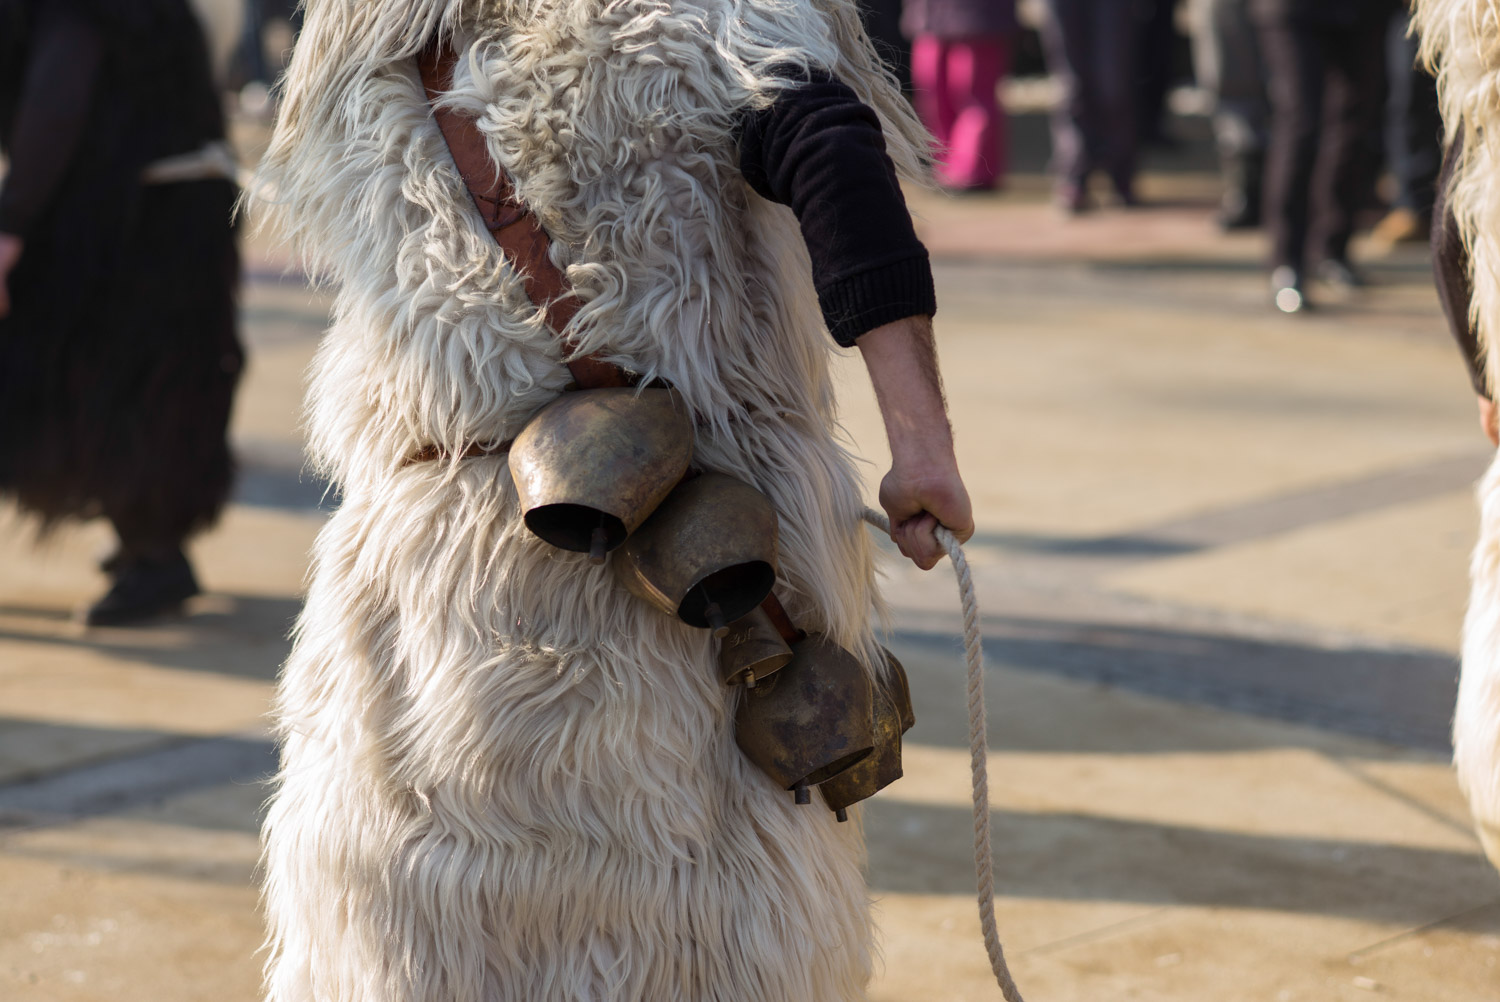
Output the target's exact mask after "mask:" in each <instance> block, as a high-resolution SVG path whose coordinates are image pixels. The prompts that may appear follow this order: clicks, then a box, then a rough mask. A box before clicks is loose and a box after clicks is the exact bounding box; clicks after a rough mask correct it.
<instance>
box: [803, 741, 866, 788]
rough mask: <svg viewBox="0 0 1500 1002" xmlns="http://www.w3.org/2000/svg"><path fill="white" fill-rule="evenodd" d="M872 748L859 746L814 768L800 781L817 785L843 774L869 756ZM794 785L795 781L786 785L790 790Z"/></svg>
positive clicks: (809, 784)
mask: <svg viewBox="0 0 1500 1002" xmlns="http://www.w3.org/2000/svg"><path fill="white" fill-rule="evenodd" d="M874 750H875V749H873V748H861V749H860V750H859V751H857V752H853V753H851V754H849V755H845V756H844V757H843V758H841V759H837V760H835V761H833V762H830V763H828V764H827V765H825V766H823V767H821V768H819V769H814V770H813V771H812V772H810V773H808V774H807V775H806V776H803V777H802V780H801V782H803V783H806V784H807V785H808V786H817V785H818V784H819V783H826V782H828V781H829V780H830V779H832V778H834V777H835V776H840V775H843V774H844V773H846V772H848V771H849V770H850V769H853V768H854V767H855V766H857V765H859V764H860V763H861V762H863V761H864V760H865V759H867V758H869V757H870V753H871V752H873V751H874ZM796 785H797V784H796V783H793V784H792V786H788V787H787V789H788V790H790V789H791V788H792V787H793V786H796Z"/></svg>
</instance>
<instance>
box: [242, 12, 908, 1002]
mask: <svg viewBox="0 0 1500 1002" xmlns="http://www.w3.org/2000/svg"><path fill="white" fill-rule="evenodd" d="M437 33H442V35H443V36H444V37H445V38H449V39H452V40H453V42H454V44H455V45H456V46H457V47H458V48H459V49H460V51H461V52H462V53H463V54H464V56H465V58H463V59H461V60H460V64H459V67H458V69H457V72H456V76H455V82H454V86H453V89H452V91H451V92H450V93H449V94H448V95H447V97H446V98H445V100H446V101H448V102H449V103H451V104H452V105H453V106H455V107H458V108H461V109H463V110H464V111H466V112H468V113H471V114H474V115H476V116H477V117H478V118H479V120H480V126H481V128H482V129H483V130H484V132H485V134H486V136H487V138H488V141H489V147H490V153H491V156H492V157H493V158H494V159H495V161H496V162H497V163H500V164H502V165H504V167H505V168H506V170H507V171H509V173H510V175H511V177H512V178H513V179H514V180H515V182H516V186H517V190H518V191H519V193H520V195H521V196H522V197H523V198H524V200H525V201H526V202H527V204H528V205H529V206H530V207H531V208H532V209H533V210H534V211H535V212H536V213H537V215H538V217H539V219H540V220H541V221H542V222H543V224H544V225H545V226H546V228H547V230H548V231H549V233H550V234H551V235H552V236H553V238H554V243H553V248H554V249H553V254H554V259H555V261H556V262H557V263H558V264H559V265H560V266H562V267H564V268H565V269H566V271H567V274H568V277H569V279H570V280H571V281H572V283H573V285H574V287H575V288H576V289H578V290H579V292H580V294H581V296H582V298H583V299H584V300H586V302H585V305H584V306H583V308H582V310H580V312H579V314H578V317H577V320H576V322H575V324H574V325H573V328H572V329H571V330H570V332H569V333H570V334H571V335H572V336H573V337H575V338H576V339H577V342H578V344H579V346H580V347H579V350H580V351H581V352H599V353H602V354H604V355H606V356H608V357H610V358H613V359H615V360H617V361H619V362H621V363H622V364H625V365H627V366H629V367H630V368H632V369H635V370H638V371H642V372H645V373H647V374H648V375H652V376H655V375H660V376H662V377H664V378H666V379H669V380H670V381H671V382H672V383H673V384H674V385H675V386H676V387H678V389H679V390H680V391H681V392H682V393H683V395H684V396H685V397H686V399H687V400H688V402H689V404H690V405H691V407H692V408H693V410H694V411H695V413H696V415H697V418H698V421H699V423H700V426H699V433H698V444H697V462H699V463H700V464H702V465H703V466H705V467H707V468H711V469H717V470H723V471H725V472H728V473H731V474H733V475H736V476H738V477H741V478H742V479H744V480H747V481H749V482H751V483H753V484H755V485H757V486H758V487H760V488H761V489H762V490H763V491H765V492H766V493H767V494H768V495H769V496H770V497H771V498H772V500H773V501H774V503H775V505H776V507H777V510H778V512H779V514H780V517H781V574H780V584H779V585H778V592H779V593H780V594H781V596H782V598H783V600H784V601H785V602H786V603H787V605H788V607H789V609H790V611H791V612H792V614H793V616H794V617H796V618H797V619H798V620H799V621H800V623H801V624H802V625H804V626H805V627H807V628H809V629H816V630H825V631H827V632H828V633H830V634H831V635H832V636H833V637H834V638H836V639H837V640H838V642H840V643H842V644H844V645H845V646H847V647H849V648H850V649H851V650H855V651H857V652H858V653H859V654H860V656H861V657H862V659H863V660H864V661H865V663H866V664H867V666H868V665H873V664H875V663H876V658H875V656H874V650H875V649H874V647H873V641H872V637H871V634H870V627H869V622H870V618H871V612H872V609H873V608H875V607H876V605H877V602H878V596H877V595H876V594H875V592H874V589H873V586H872V565H871V557H870V553H869V550H868V543H867V540H866V537H865V535H864V532H863V530H862V529H861V527H860V521H859V513H860V510H861V507H862V504H861V498H860V497H859V491H858V482H857V479H856V477H855V476H854V473H853V471H852V468H851V460H850V457H849V456H848V455H847V454H846V453H845V452H844V450H843V449H842V448H841V447H840V445H839V444H838V442H837V441H836V439H835V423H834V401H833V397H832V392H831V388H830V382H829V377H828V370H827V354H828V350H829V345H830V342H829V340H828V337H827V333H826V331H825V329H824V327H823V324H822V320H821V317H820V315H819V312H818V307H817V300H816V296H815V294H814V292H813V289H812V285H811V280H810V275H809V264H808V260H807V256H806V252H805V249H804V248H803V246H802V243H801V239H800V235H799V232H798V230H797V226H796V221H795V219H793V218H792V216H791V214H790V213H789V211H788V210H786V209H784V208H782V207H779V206H775V205H771V204H769V203H767V202H765V201H763V200H761V199H759V198H757V197H755V196H754V195H753V194H752V193H751V192H750V191H749V190H748V188H747V187H746V186H745V184H744V182H743V181H742V179H741V178H740V177H739V175H738V173H737V170H736V167H735V156H734V150H733V145H732V127H733V124H734V121H735V119H736V116H737V115H738V114H739V113H740V112H741V111H742V110H744V109H747V108H754V107H758V106H763V105H764V104H765V102H767V101H768V100H769V99H770V98H771V96H772V95H773V94H774V92H775V90H776V89H777V88H778V87H781V86H784V85H785V84H784V82H783V81H782V80H781V79H780V78H778V77H777V76H776V75H775V74H773V73H772V67H773V66H774V65H776V64H777V63H793V64H802V65H817V66H823V67H828V68H831V69H833V70H834V71H835V72H837V73H839V74H840V75H841V76H842V77H843V78H844V79H846V80H847V81H848V82H849V83H850V84H851V85H852V86H854V87H855V89H856V91H857V92H859V93H860V94H861V95H862V96H863V97H864V98H865V100H866V101H867V102H869V103H870V104H871V105H872V106H874V107H875V108H876V109H877V110H878V111H879V112H880V113H881V115H882V118H883V120H884V123H885V125H886V131H887V136H888V142H889V144H890V147H891V150H892V155H893V157H894V158H895V159H896V161H897V163H898V164H899V165H901V166H902V167H903V168H904V169H906V170H908V171H910V172H913V173H915V172H918V171H920V169H921V162H922V156H923V150H924V149H925V136H924V135H923V133H922V132H921V130H920V127H919V126H918V125H917V124H916V122H915V120H914V119H913V118H912V117H911V115H910V112H909V111H907V110H906V108H905V105H904V102H903V101H902V99H901V97H900V95H899V93H898V92H897V91H896V89H895V88H894V86H892V84H891V82H890V81H889V79H888V78H887V77H886V76H885V75H884V74H883V72H882V71H880V70H879V68H878V62H877V61H876V59H875V57H874V56H873V55H872V54H871V52H870V49H869V45H868V41H867V40H866V39H865V37H864V35H863V33H862V32H861V30H860V29H859V25H858V18H857V14H856V11H855V8H854V5H853V4H852V3H851V2H849V0H816V2H815V3H813V2H808V0H615V2H602V0H496V2H486V3H479V2H474V0H467V2H465V0H449V2H426V3H423V2H416V0H313V2H312V3H310V5H309V9H308V18H307V26H306V30H305V32H304V34H303V36H302V39H301V41H300V44H299V46H298V49H297V52H296V56H295V58H294V60H293V64H292V68H291V72H290V77H289V80H288V83H287V86H286V92H285V98H284V103H283V115H282V119H281V122H280V124H279V125H278V128H277V131H276V134H275V136H274V138H273V142H272V146H271V149H270V152H269V153H268V155H267V157H266V160H265V162H264V163H263V165H262V168H261V173H262V179H263V181H264V182H265V183H266V190H267V191H274V192H275V197H274V201H273V203H272V204H269V205H267V206H265V208H266V209H267V210H268V211H269V213H270V214H271V215H272V216H273V217H274V219H275V221H276V223H277V225H279V226H280V228H281V230H282V231H283V232H284V233H285V234H286V235H287V237H288V238H289V239H290V240H292V241H293V242H294V243H295V245H296V246H297V247H298V248H300V250H301V252H302V253H304V254H305V255H306V256H307V258H308V259H309V261H310V263H311V264H312V265H313V266H314V267H316V268H318V269H320V270H321V271H322V272H323V273H324V274H327V275H329V276H330V277H331V279H332V280H333V281H334V282H335V283H336V284H337V286H338V296H337V302H336V307H335V311H334V313H335V316H334V321H333V325H332V327H331V328H330V329H329V331H328V333H327V336H326V338H325V340H324V342H323V344H322V346H321V347H320V350H319V352H318V355H317V359H316V361H315V364H314V366H313V372H312V376H311V391H310V403H309V408H308V424H309V427H310V431H311V441H312V447H313V453H314V457H315V462H316V463H317V464H318V465H319V466H320V467H321V468H322V469H323V470H324V471H326V473H327V474H328V475H329V476H331V477H333V478H334V479H335V480H337V482H338V483H339V484H340V485H341V487H342V489H343V492H344V499H345V500H344V503H343V504H342V505H341V507H340V508H339V510H338V511H337V513H335V514H334V516H333V517H332V518H331V519H330V521H329V524H328V526H327V527H326V529H325V530H324V531H323V532H322V533H321V534H320V536H319V539H318V542H317V546H316V549H315V553H314V562H313V571H312V576H311V584H310V588H309V593H308V598H307V604H306V608H305V610H304V612H303V615H302V617H301V619H300V621H299V623H298V626H297V631H296V646H295V649H294V651H293V654H292V656H291V659H290V660H289V662H288V664H287V666H286V669H285V672H284V675H283V678H282V681H281V685H280V689H279V694H278V699H277V705H276V712H277V719H278V726H279V731H280V736H281V738H282V740H283V758H282V771H281V774H280V777H279V785H278V788H277V792H276V795H275V797H274V800H273V803H272V806H271V810H270V814H269V818H268V821H267V824H266V832H265V845H266V848H265V868H266V884H265V903H266V910H267V916H268V920H269V924H270V930H271V931H270V958H271V959H270V961H269V964H268V973H267V984H268V993H269V997H270V998H271V999H272V1000H274V1002H306V1000H313V999H317V1000H320V1002H398V1000H399V1002H481V1000H482V1002H511V1000H515V1002H522V1000H524V1002H548V1000H559V1002H561V1000H583V999H587V1000H611V1002H614V1000H618V1002H627V1000H629V1002H634V1000H640V1002H647V1000H650V1002H669V1000H684V1002H700V1000H701V1002H708V1000H724V1002H729V1000H735V1002H744V1000H747V999H754V1000H757V1002H837V1000H852V999H860V998H863V997H864V984H865V982H866V980H867V978H868V976H869V972H870V967H871V963H872V959H871V944H870V928H869V916H868V901H867V891H866V888H865V884H864V880H863V873H862V868H863V843H862V838H861V834H860V831H859V828H858V825H857V823H854V824H847V825H839V824H837V823H835V821H834V818H833V816H832V815H831V814H830V813H829V812H828V811H826V810H825V809H824V808H823V807H822V806H821V805H814V806H811V807H802V808H799V807H796V806H794V805H793V803H792V801H791V798H790V796H789V795H788V794H786V793H785V792H784V791H780V790H777V789H775V788H774V785H773V784H772V783H771V782H770V781H769V780H768V779H766V778H765V777H764V776H762V775H761V774H760V773H758V772H757V771H756V770H755V769H754V768H753V767H752V766H750V765H749V764H748V763H747V762H746V761H745V759H744V758H743V756H742V755H741V754H740V752H739V751H738V749H737V748H736V747H735V744H734V741H733V733H732V719H733V711H734V700H735V698H736V695H735V694H734V693H732V692H730V691H727V690H726V689H725V688H724V687H723V686H722V685H721V684H720V683H719V682H718V680H717V676H716V673H715V669H714V663H713V661H714V659H713V653H712V647H711V641H710V640H709V638H708V637H707V635H706V634H705V633H704V632H703V631H695V630H692V629H690V628H687V627H685V626H683V625H681V624H679V623H677V622H675V621H674V620H671V619H669V618H668V617H665V616H663V615H662V614H660V613H659V612H656V611H654V610H652V609H650V608H648V607H646V606H644V605H643V604H642V603H640V602H639V601H637V600H635V599H633V598H632V597H630V596H629V595H628V594H627V593H626V592H624V590H623V589H622V588H621V587H620V586H619V585H618V584H617V583H616V582H615V580H614V579H613V577H612V575H611V573H610V571H609V569H608V568H595V567H592V566H590V565H589V564H588V563H587V562H586V560H584V559H582V558H581V557H579V556H578V555H575V554H566V553H562V552H560V551H556V550H553V549H551V548H550V547H548V546H547V545H545V544H543V543H541V542H540V541H538V540H536V539H534V538H532V537H531V536H530V535H529V534H528V533H527V532H526V531H525V529H524V527H522V526H521V524H520V522H519V520H518V511H517V505H516V498H515V492H514V489H513V486H512V484H511V480H510V476H509V473H508V470H507V466H506V462H505V459H504V458H503V457H493V458H478V459H469V460H461V461H450V462H442V463H421V464H414V465H405V464H404V463H403V459H404V457H406V456H408V455H410V454H411V453H412V452H414V451H415V450H416V449H417V448H419V447H420V446H422V445H424V444H428V443H435V444H438V445H441V446H443V447H444V448H445V449H446V450H447V451H448V453H449V454H450V455H458V454H460V453H461V452H462V449H463V447H464V445H466V444H467V443H470V442H476V441H477V442H486V443H497V442H500V441H503V440H505V439H508V438H510V437H512V436H513V435H515V433H516V432H517V431H518V430H519V429H520V428H521V427H522V425H523V424H524V423H525V422H526V420H527V419H528V418H529V417H530V416H531V414H532V413H534V412H535V411H536V409H537V408H538V407H539V406H541V405H542V404H543V403H545V402H546V401H548V400H550V399H552V398H553V397H555V396H556V394H557V393H558V392H559V391H560V390H561V388H562V387H563V386H564V384H565V383H566V381H567V379H568V376H567V372H566V370H565V369H564V368H563V367H562V365H561V364H560V362H561V358H560V347H559V341H558V339H557V337H556V336H555V335H554V334H553V333H552V332H551V331H550V330H549V329H547V328H546V326H545V324H544V321H543V319H542V316H541V314H540V313H539V312H538V311H536V310H535V309H534V308H533V307H532V306H531V305H530V304H529V303H528V302H527V300H526V297H525V294H524V292H523V290H522V286H521V282H520V280H519V278H518V276H517V275H516V274H515V273H514V272H512V271H511V270H510V268H509V267H508V266H507V265H506V263H505V261H504V260H503V258H502V257H501V255H500V253H499V252H498V250H497V249H496V247H495V246H494V244H493V241H492V240H491V238H490V236H489V234H488V233H487V232H486V231H485V230H484V228H483V226H482V225H481V224H480V222H479V220H478V218H477V216H476V214H475V213H474V211H473V209H472V207H471V204H470V202H469V199H468V196H467V193H466V192H465V190H464V188H463V186H462V182H461V180H460V179H459V177H458V175H457V173H456V171H455V169H454V167H453V164H452V161H451V158H450V157H449V155H448V153H447V150H446V147H445V146H444V144H443V140H442V137H441V135H440V134H439V133H438V131H437V129H436V127H435V125H434V123H433V121H432V118H431V116H430V113H429V109H428V106H427V103H426V101H425V98H424V95H423V92H422V90H421V87H420V84H419V82H418V81H417V79H416V77H415V73H414V66H413V63H412V56H413V54H414V53H416V52H417V51H418V50H420V49H421V47H422V46H423V44H424V43H425V41H426V40H427V39H428V38H431V37H433V36H434V35H435V34H437ZM872 670H873V669H872Z"/></svg>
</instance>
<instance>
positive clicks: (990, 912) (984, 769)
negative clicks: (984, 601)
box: [863, 508, 1023, 1002]
mask: <svg viewBox="0 0 1500 1002" xmlns="http://www.w3.org/2000/svg"><path fill="white" fill-rule="evenodd" d="M863 517H864V520H865V521H866V522H868V523H870V524H871V525H873V526H874V527H875V528H877V529H879V530H880V531H881V532H883V533H885V534H886V535H887V536H889V535H890V533H891V523H890V520H889V519H888V518H886V517H885V515H883V514H881V513H880V512H878V511H875V510H874V509H873V508H866V509H865V510H864V513H863ZM935 534H936V536H937V541H938V542H939V543H941V544H942V546H943V549H945V550H947V551H948V559H949V560H950V561H952V563H953V573H954V575H955V576H956V577H957V578H958V594H959V600H960V602H961V603H962V604H963V611H964V660H965V661H966V662H967V663H968V676H969V689H968V702H969V765H970V771H971V772H972V774H973V777H974V883H975V889H976V891H977V893H978V896H979V921H980V924H981V925H982V926H983V927H984V947H985V950H986V951H987V952H988V953H989V957H990V970H991V971H992V972H993V973H994V975H995V982H996V984H998V985H999V986H1000V992H1001V994H1002V995H1004V996H1005V999H1006V1002H1023V1000H1022V998H1021V990H1020V989H1019V988H1017V987H1016V981H1015V978H1013V977H1011V973H1010V966H1009V965H1008V964H1006V962H1005V950H1004V948H1003V947H1001V945H1000V932H999V929H998V928H997V926H996V924H995V870H994V861H993V860H994V855H993V852H994V850H993V848H992V846H991V839H990V793H989V769H988V763H989V743H988V741H987V739H986V737H985V713H984V648H983V646H982V645H981V642H980V633H979V600H978V598H977V597H976V596H975V594H974V577H973V575H972V574H971V573H970V572H969V561H968V560H967V559H966V558H965V557H964V548H963V546H962V545H961V544H960V543H959V541H958V539H957V537H955V536H954V535H953V533H952V532H950V531H948V529H947V528H945V527H944V526H941V525H939V526H938V527H937V529H936V530H935Z"/></svg>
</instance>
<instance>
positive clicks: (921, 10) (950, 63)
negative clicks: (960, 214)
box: [901, 0, 1016, 191]
mask: <svg viewBox="0 0 1500 1002" xmlns="http://www.w3.org/2000/svg"><path fill="white" fill-rule="evenodd" d="M901 27H902V30H903V31H904V32H905V34H906V35H907V37H908V38H910V39H911V77H912V90H913V98H914V100H915V103H916V106H917V112H918V114H920V115H921V116H922V122H923V124H924V125H926V126H927V129H928V131H930V132H931V133H932V134H933V136H934V137H935V138H936V139H937V143H938V151H937V152H938V165H937V170H936V174H937V180H938V183H939V184H941V185H942V186H943V187H945V188H948V189H949V190H954V191H988V190H990V189H993V188H996V187H998V186H999V185H1000V183H1001V181H1002V179H1003V178H1004V177H1005V168H1006V160H1007V153H1008V149H1007V148H1008V138H1007V135H1006V120H1005V111H1004V109H1003V108H1001V106H1000V98H999V88H1000V80H1001V78H1002V77H1004V76H1005V74H1006V72H1007V71H1008V70H1009V68H1010V47H1011V41H1012V38H1013V37H1014V35H1015V32H1016V5H1015V0H905V3H904V5H903V10H902V16H901Z"/></svg>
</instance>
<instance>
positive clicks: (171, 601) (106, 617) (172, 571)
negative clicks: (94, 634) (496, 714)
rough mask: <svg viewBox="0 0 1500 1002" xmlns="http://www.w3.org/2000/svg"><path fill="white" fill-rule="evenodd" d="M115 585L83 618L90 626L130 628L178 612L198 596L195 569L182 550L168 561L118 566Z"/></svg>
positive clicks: (132, 562) (147, 561)
mask: <svg viewBox="0 0 1500 1002" xmlns="http://www.w3.org/2000/svg"><path fill="white" fill-rule="evenodd" d="M113 576H114V583H113V584H112V585H110V588H109V591H107V592H105V593H104V597H103V598H101V599H99V601H97V602H95V603H94V604H93V605H91V606H89V608H88V611H87V612H85V613H84V615H83V622H84V624H85V625H87V626H127V625H130V624H132V623H139V622H141V621H143V620H147V619H153V618H155V617H157V616H161V615H165V614H167V613H172V612H177V611H178V610H179V609H181V608H182V603H183V602H185V601H187V600H188V599H190V598H192V597H193V596H194V595H196V594H198V592H199V590H200V589H199V588H198V579H197V578H195V577H194V576H193V567H192V565H191V564H189V563H188V560H187V557H186V556H185V555H183V554H182V553H181V552H180V551H179V552H178V553H177V554H175V555H173V556H171V557H168V558H166V559H155V560H149V559H136V560H131V561H129V562H128V563H124V562H121V563H117V564H116V566H115V570H114V575H113Z"/></svg>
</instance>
